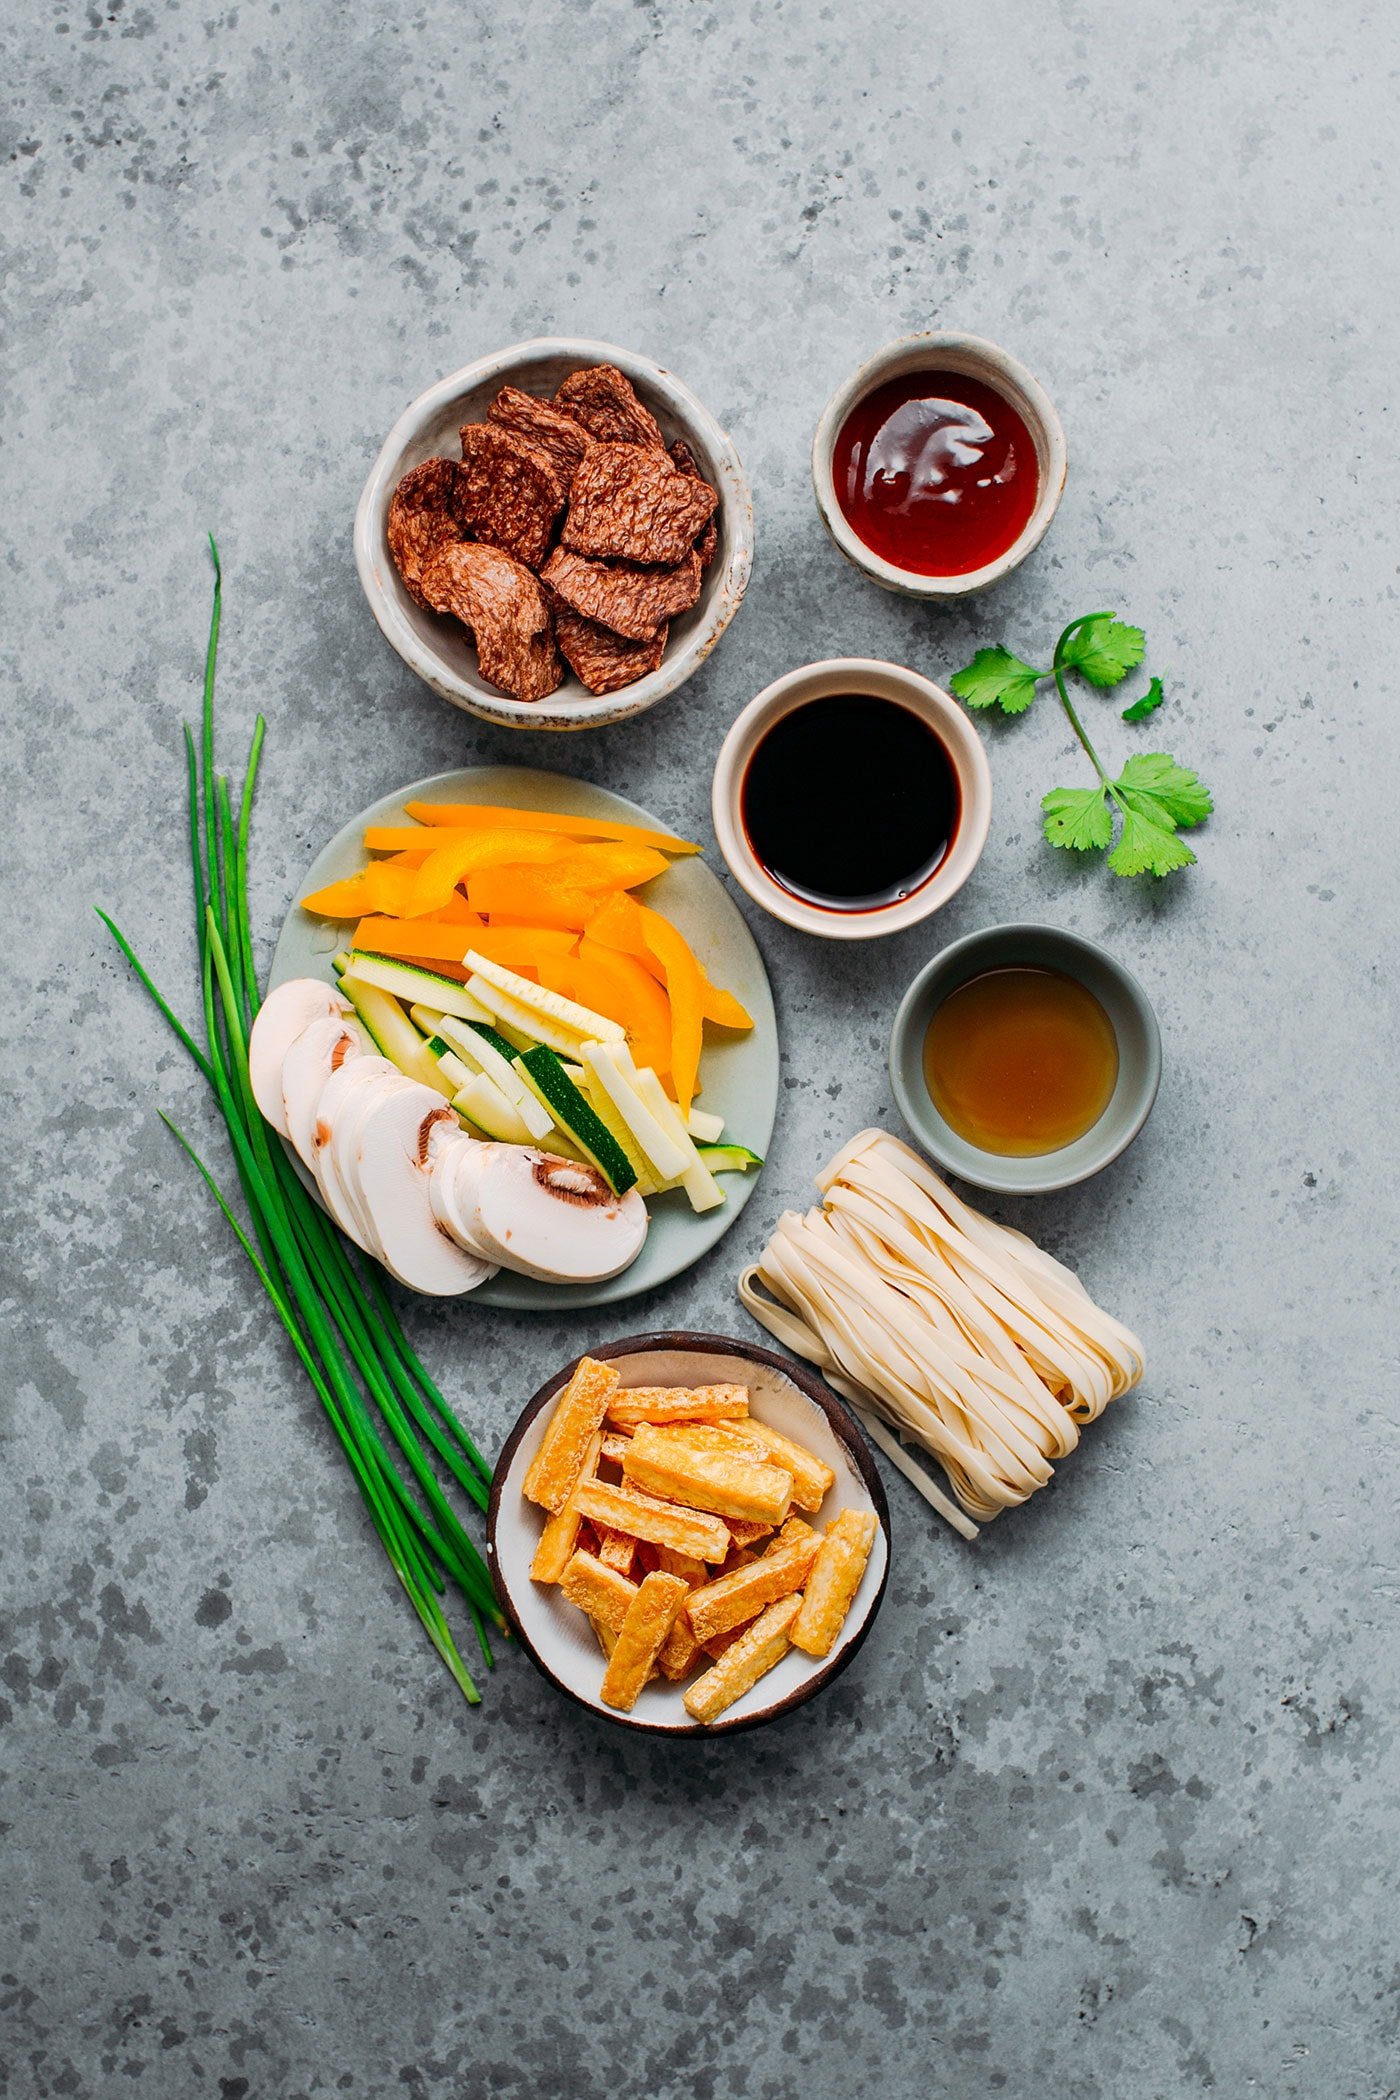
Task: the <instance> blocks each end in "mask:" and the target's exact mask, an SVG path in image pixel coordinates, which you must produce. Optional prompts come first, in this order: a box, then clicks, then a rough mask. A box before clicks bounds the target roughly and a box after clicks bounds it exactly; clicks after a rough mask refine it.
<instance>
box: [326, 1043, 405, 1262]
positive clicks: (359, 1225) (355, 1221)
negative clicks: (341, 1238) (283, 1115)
mask: <svg viewBox="0 0 1400 2100" xmlns="http://www.w3.org/2000/svg"><path fill="white" fill-rule="evenodd" d="M385 1075H388V1077H390V1078H392V1079H397V1078H398V1077H399V1073H398V1071H397V1070H396V1068H395V1067H394V1066H393V1065H391V1064H390V1062H389V1060H388V1058H387V1057H355V1058H351V1059H350V1061H349V1063H348V1064H343V1065H342V1066H341V1067H340V1069H339V1071H338V1072H332V1074H331V1076H330V1078H329V1079H328V1080H327V1081H326V1084H325V1086H324V1087H323V1088H322V1089H321V1098H320V1100H319V1101H318V1102H317V1104H316V1123H315V1127H314V1130H313V1133H312V1141H311V1170H312V1172H313V1173H314V1174H315V1176H316V1186H317V1188H318V1189H319V1190H320V1191H321V1200H322V1201H323V1203H324V1204H325V1206H326V1209H327V1210H328V1211H329V1212H330V1214H331V1216H332V1217H333V1218H334V1219H335V1222H336V1224H337V1225H338V1226H339V1227H340V1229H341V1231H342V1232H343V1233H344V1234H345V1235H346V1236H347V1238H349V1239H352V1240H353V1241H354V1242H355V1245H356V1246H357V1247H362V1248H363V1249H364V1251H365V1253H366V1254H374V1255H377V1254H378V1252H379V1250H378V1248H377V1247H376V1246H375V1245H374V1243H373V1239H372V1236H371V1235H370V1233H369V1232H368V1231H367V1230H366V1227H365V1225H364V1224H363V1222H362V1221H361V1218H360V1214H359V1211H358V1209H357V1208H356V1206H355V1204H354V1203H352V1202H351V1200H350V1194H349V1191H348V1190H347V1189H346V1187H345V1185H344V1183H343V1182H342V1181H341V1178H340V1175H339V1174H338V1173H337V1172H336V1166H335V1160H334V1158H333V1156H332V1153H331V1139H332V1137H333V1135H334V1133H335V1126H336V1122H337V1120H338V1118H339V1117H340V1116H342V1115H344V1113H345V1111H346V1108H347V1106H348V1105H349V1103H350V1100H351V1098H352V1097H353V1096H354V1095H355V1094H356V1093H357V1092H358V1091H359V1089H360V1088H361V1087H362V1086H366V1085H368V1084H371V1083H372V1082H374V1081H375V1080H376V1079H378V1080H382V1079H383V1078H384V1077H385Z"/></svg>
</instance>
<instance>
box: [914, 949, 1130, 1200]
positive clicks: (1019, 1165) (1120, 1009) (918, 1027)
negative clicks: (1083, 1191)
mask: <svg viewBox="0 0 1400 2100" xmlns="http://www.w3.org/2000/svg"><path fill="white" fill-rule="evenodd" d="M1018 967H1019V968H1023V969H1024V968H1028V967H1029V968H1040V969H1044V970H1059V971H1061V972H1062V973H1063V974H1064V975H1065V976H1066V977H1073V978H1076V979H1077V980H1078V982H1079V983H1080V984H1082V985H1084V986H1085V987H1086V988H1087V989H1088V990H1089V991H1091V992H1092V993H1093V995H1094V997H1095V998H1096V999H1097V1000H1098V1002H1099V1004H1100V1005H1101V1006H1102V1007H1103V1009H1104V1011H1105V1012H1106V1013H1107V1015H1108V1018H1109V1020H1110V1021H1111V1022H1112V1023H1113V1032H1114V1034H1115V1035H1116V1036H1117V1038H1118V1084H1117V1085H1116V1086H1115V1088H1114V1090H1113V1096H1112V1099H1111V1100H1110V1101H1109V1104H1108V1106H1107V1108H1106V1109H1105V1110H1104V1112H1103V1114H1102V1115H1101V1116H1100V1117H1099V1120H1098V1122H1097V1123H1095V1124H1094V1125H1093V1127H1092V1129H1089V1130H1086V1131H1085V1133H1084V1135H1083V1137H1080V1138H1076V1139H1075V1141H1074V1143H1073V1144H1072V1145H1064V1146H1061V1148H1060V1149H1059V1150H1058V1151H1057V1152H1042V1153H1038V1154H1036V1155H1035V1156H1034V1157H1032V1158H1024V1157H1020V1156H1017V1157H1008V1156H1006V1155H1004V1154H1002V1153H999V1152H984V1151H983V1150H982V1149H981V1147H980V1146H978V1145H970V1144H969V1143H968V1141H967V1139H966V1138H962V1137H959V1136H958V1133H957V1132H956V1131H955V1130H953V1129H951V1128H950V1127H949V1125H948V1124H947V1123H945V1122H944V1120H943V1118H942V1116H941V1115H940V1114H939V1113H938V1110H937V1109H936V1108H935V1107H934V1105H933V1102H932V1101H931V1099H930V1098H929V1091H928V1088H927V1086H926V1085H925V1083H924V1067H923V1052H924V1037H925V1035H926V1034H927V1033H928V1024H929V1022H930V1021H931V1020H932V1019H933V1016H934V1013H935V1011H936V1009H937V1008H938V1007H939V1006H941V1005H942V1003H943V1001H944V1000H945V999H946V998H947V997H948V995H949V993H950V992H955V991H956V990H957V988H958V986H959V985H960V984H966V982H967V980H968V979H969V978H970V977H979V976H981V974H982V972H983V971H984V970H1005V969H1014V968H1018ZM1161 1076H1162V1039H1161V1036H1160V1035H1159V1033H1158V1030H1157V1016H1156V1015H1155V1014H1154V1013H1153V1011H1152V1008H1151V1006H1150V1004H1149V1003H1148V998H1147V994H1146V993H1145V992H1144V991H1143V989H1142V986H1141V985H1140V984H1139V983H1138V981H1137V979H1136V978H1135V977H1132V976H1130V975H1129V973H1128V972H1127V971H1126V970H1125V969H1124V968H1123V965H1122V964H1121V963H1119V962H1115V961H1114V959H1113V957H1112V956H1111V955H1109V954H1107V953H1106V951H1105V950H1104V949H1102V948H1100V947H1097V946H1096V945H1095V943H1094V942H1093V941H1086V940H1084V939H1083V938H1082V937H1081V936H1080V935H1079V934H1076V933H1063V932H1061V930H1060V928H1059V927H1058V926H989V927H987V928H986V929H985V931H983V932H982V933H970V934H968V935H967V936H966V937H965V938H964V939H963V940H960V941H954V942H953V943H952V944H951V946H949V947H947V948H944V949H943V950H942V951H941V952H940V953H939V954H937V955H935V956H934V958H933V960H932V962H929V963H926V964H925V965H924V967H923V969H922V970H920V972H919V974H918V976H917V977H916V978H915V979H914V982H913V983H912V984H911V985H910V987H909V989H908V991H907V992H906V993H905V994H904V997H903V999H901V1001H900V1003H899V1012H898V1013H897V1014H896V1015H895V1018H894V1027H893V1029H892V1030H891V1033H890V1079H891V1081H892V1083H893V1086H894V1098H895V1100H896V1101H897V1102H898V1103H899V1112H900V1114H901V1115H902V1116H903V1118H904V1120H905V1122H906V1123H907V1124H908V1125H909V1128H910V1129H911V1130H912V1131H913V1133H914V1135H915V1137H916V1138H917V1139H918V1141H919V1143H920V1144H921V1145H922V1146H923V1148H924V1150H925V1151H926V1152H928V1153H929V1154H930V1155H931V1156H932V1157H933V1158H934V1159H935V1160H936V1161H937V1163H938V1165H939V1166H940V1167H942V1168H944V1169H945V1170H946V1171H947V1172H948V1173H950V1174H956V1175H958V1176H959V1177H960V1178H961V1179H962V1180H963V1181H970V1182H972V1183H974V1184H975V1186H976V1187H978V1188H982V1189H995V1190H996V1191H997V1192H998V1193H999V1194H1001V1195H1007V1196H1033V1195H1039V1194H1040V1193H1042V1192H1043V1191H1046V1190H1049V1189H1065V1188H1069V1187H1070V1186H1071V1185H1072V1184H1073V1183H1074V1182H1076V1181H1087V1180H1088V1178H1089V1176H1090V1175H1091V1174H1097V1173H1098V1172H1099V1170H1100V1168H1102V1167H1106V1166H1107V1165H1108V1163H1109V1161H1110V1160H1112V1159H1117V1157H1118V1155H1119V1153H1120V1152H1122V1151H1123V1149H1124V1148H1125V1146H1128V1145H1130V1144H1131V1143H1132V1141H1133V1139H1134V1138H1135V1137H1136V1136H1137V1134H1138V1132H1139V1131H1140V1130H1141V1128H1142V1126H1143V1124H1144V1123H1145V1122H1146V1121H1147V1118H1148V1116H1149V1115H1150V1114H1151V1112H1152V1104H1153V1102H1154V1101H1155V1100H1156V1098H1157V1083H1158V1081H1159V1080H1160V1078H1161Z"/></svg>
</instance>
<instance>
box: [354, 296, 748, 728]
mask: <svg viewBox="0 0 1400 2100" xmlns="http://www.w3.org/2000/svg"><path fill="white" fill-rule="evenodd" d="M354 542H355V564H356V568H357V570H358V572H359V577H360V582H361V585H362V587H363V589H364V593H365V597H366V599H367V600H368V602H369V606H370V610H371V611H372V612H373V614H374V617H375V619H376V621H377V622H378V624H379V627H380V630H381V632H382V633H383V635H384V637H385V639H386V640H387V641H388V642H389V644H390V646H391V647H392V648H393V649H395V650H396V651H397V652H398V654H399V655H400V656H401V657H402V659H403V661H404V662H405V663H406V664H407V665H408V666H409V668H410V669H411V670H413V671H415V672H416V673H417V674H418V676H419V677H420V678H422V679H424V680H425V681H426V682H427V684H429V685H430V686H431V687H432V688H433V690H434V691H435V692H437V693H439V694H441V695H442V697H443V698H444V699H445V700H450V701H451V702H452V703H453V705H454V706H456V707H461V708H465V709H467V710H468V711H469V712H470V713H472V714H475V715H480V716H481V717H483V719H485V720H486V721H490V722H498V723H502V724H505V725H507V726H508V727H511V728H517V729H589V728H596V727H598V726H600V725H602V724H605V723H608V722H615V721H620V720H623V719H624V718H625V717H627V716H630V715H635V714H640V713H641V712H642V711H643V710H644V709H646V708H648V707H652V706H654V705H655V703H656V702H657V701H658V700H661V699H664V698H665V697H666V695H667V694H669V693H673V692H675V691H676V689H677V687H679V686H681V685H683V684H684V683H685V681H686V680H687V679H688V678H689V677H691V676H692V674H693V673H694V672H695V671H696V670H698V669H699V667H700V665H701V664H702V663H703V662H704V661H705V659H706V657H708V655H709V654H710V652H711V650H712V649H713V648H714V646H715V644H716V643H717V642H718V640H719V638H720V636H721V635H722V634H723V632H724V630H725V628H726V627H727V626H728V625H729V622H730V621H731V619H732V618H733V617H734V614H735V612H736V611H737V610H738V607H739V604H740V601H741V600H742V598H743V595H744V590H745V587H746V585H747V583H748V579H749V569H750V566H751V563H752V559H753V502H752V498H751V494H750V490H749V483H748V477H747V476H746V474H745V472H744V469H743V466H742V464H741V462H740V459H739V455H738V452H737V451H736V450H735V447H734V444H733V441H732V439H731V438H730V437H729V436H728V435H727V433H726V432H725V431H724V430H723V429H722V428H721V427H720V425H719V423H718V422H717V421H716V419H715V418H714V416H712V415H711V414H710V412H709V410H708V409H706V408H705V407H704V405H703V404H702V403H701V402H700V401H699V400H698V399H697V398H696V396H695V395H694V394H693V393H691V391H690V389H689V388H688V387H686V386H683V385H682V384H681V382H680V381H679V380H678V379H676V378H675V376H674V375H673V374H672V373H670V372H668V371H666V370H665V369H664V368H663V367H662V366H661V365H658V364H656V363H654V362H653V361H652V359H650V358H648V357H643V356H642V355H640V354H639V353H638V352H636V351H631V350H624V349H621V348H619V347H618V346H617V345H615V344H611V343H599V342H592V341H588V340H585V339H584V338H582V337H572V336H545V337H539V338H536V339H535V340H534V341H531V342H525V343H515V344H512V345H511V346H510V347H509V348H508V349H505V350H499V351H496V352H494V353H493V354H492V355H491V356H489V357H483V358H478V359H477V360H476V361H475V362H474V363H472V364H469V365H465V366H463V367H462V369H461V370H460V371H457V372H451V373H449V374H448V375H447V376H446V378H444V379H440V380H439V381H438V382H437V384H436V385H434V386H432V387H429V388H428V390H427V391H426V392H425V393H423V394H420V395H419V397H418V399H417V400H416V401H413V402H412V403H410V405H409V406H408V408H406V409H405V410H404V412H403V414H402V415H401V416H400V417H399V419H398V421H397V422H396V423H395V425H394V427H393V429H392V430H391V431H390V432H389V435H388V437H387V438H386V439H385V441H384V444H383V446H382V448H381V450H380V453H379V456H378V458H377V459H376V461H375V463H374V466H373V467H372V469H371V470H370V474H369V478H368V480H367V481H366V483H365V486H364V490H363V492H362V494H361V496H360V501H359V505H358V508H357V510H356V513H355V533H354Z"/></svg>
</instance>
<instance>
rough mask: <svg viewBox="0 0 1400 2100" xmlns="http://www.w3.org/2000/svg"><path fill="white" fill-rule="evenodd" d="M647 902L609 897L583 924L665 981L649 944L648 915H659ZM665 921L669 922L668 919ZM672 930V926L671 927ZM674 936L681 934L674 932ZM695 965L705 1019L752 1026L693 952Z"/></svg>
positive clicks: (731, 1025)
mask: <svg viewBox="0 0 1400 2100" xmlns="http://www.w3.org/2000/svg"><path fill="white" fill-rule="evenodd" d="M659 916H660V914H659V913H653V912H651V910H650V908H649V907H648V906H646V905H642V904H638V903H637V901H636V899H635V898H633V897H623V896H618V897H609V898H608V900H607V903H606V904H604V905H603V907H602V908H601V910H600V911H598V912H596V913H595V914H594V916H593V917H592V918H591V919H590V920H589V921H588V923H587V926H586V928H585V932H586V934H587V937H588V939H589V940H591V941H600V942H602V943H603V944H604V945H605V946H606V947H609V948H616V949H618V950H620V952H621V953H622V954H624V955H633V956H636V958H637V959H638V961H639V962H641V963H642V964H643V965H644V966H645V967H646V968H647V969H649V970H650V971H651V973H652V975H653V976H654V977H655V978H657V979H658V980H659V981H660V982H661V983H665V982H666V973H665V970H664V968H663V966H662V963H661V960H660V957H659V956H658V955H656V954H655V953H654V952H653V950H652V949H651V947H650V946H649V945H648V942H647V937H646V922H647V919H648V918H649V917H659ZM666 923H668V924H669V921H667V922H666ZM672 931H673V932H675V928H674V927H673V928H672ZM676 937H677V939H680V938H681V936H680V935H679V934H677V936H676ZM692 959H693V960H694V962H695V967H696V969H697V970H698V971H699V972H700V998H701V1010H702V1013H703V1016H704V1019H705V1020H707V1021H714V1022H715V1023H716V1024H717V1025H718V1026H719V1027H721V1028H752V1027H753V1021H752V1018H751V1017H750V1015H749V1014H748V1013H747V1012H746V1011H745V1009H744V1008H743V1007H742V1006H741V1005H740V1004H739V1001H738V1000H737V999H736V998H735V997H734V994H733V993H732V992H726V991H722V990H721V989H720V987H719V986H718V985H715V984H711V982H710V980H709V978H708V976H707V975H706V974H705V966H704V964H703V963H702V962H701V961H700V960H699V958H698V957H696V956H695V955H694V952H693V951H692Z"/></svg>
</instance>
